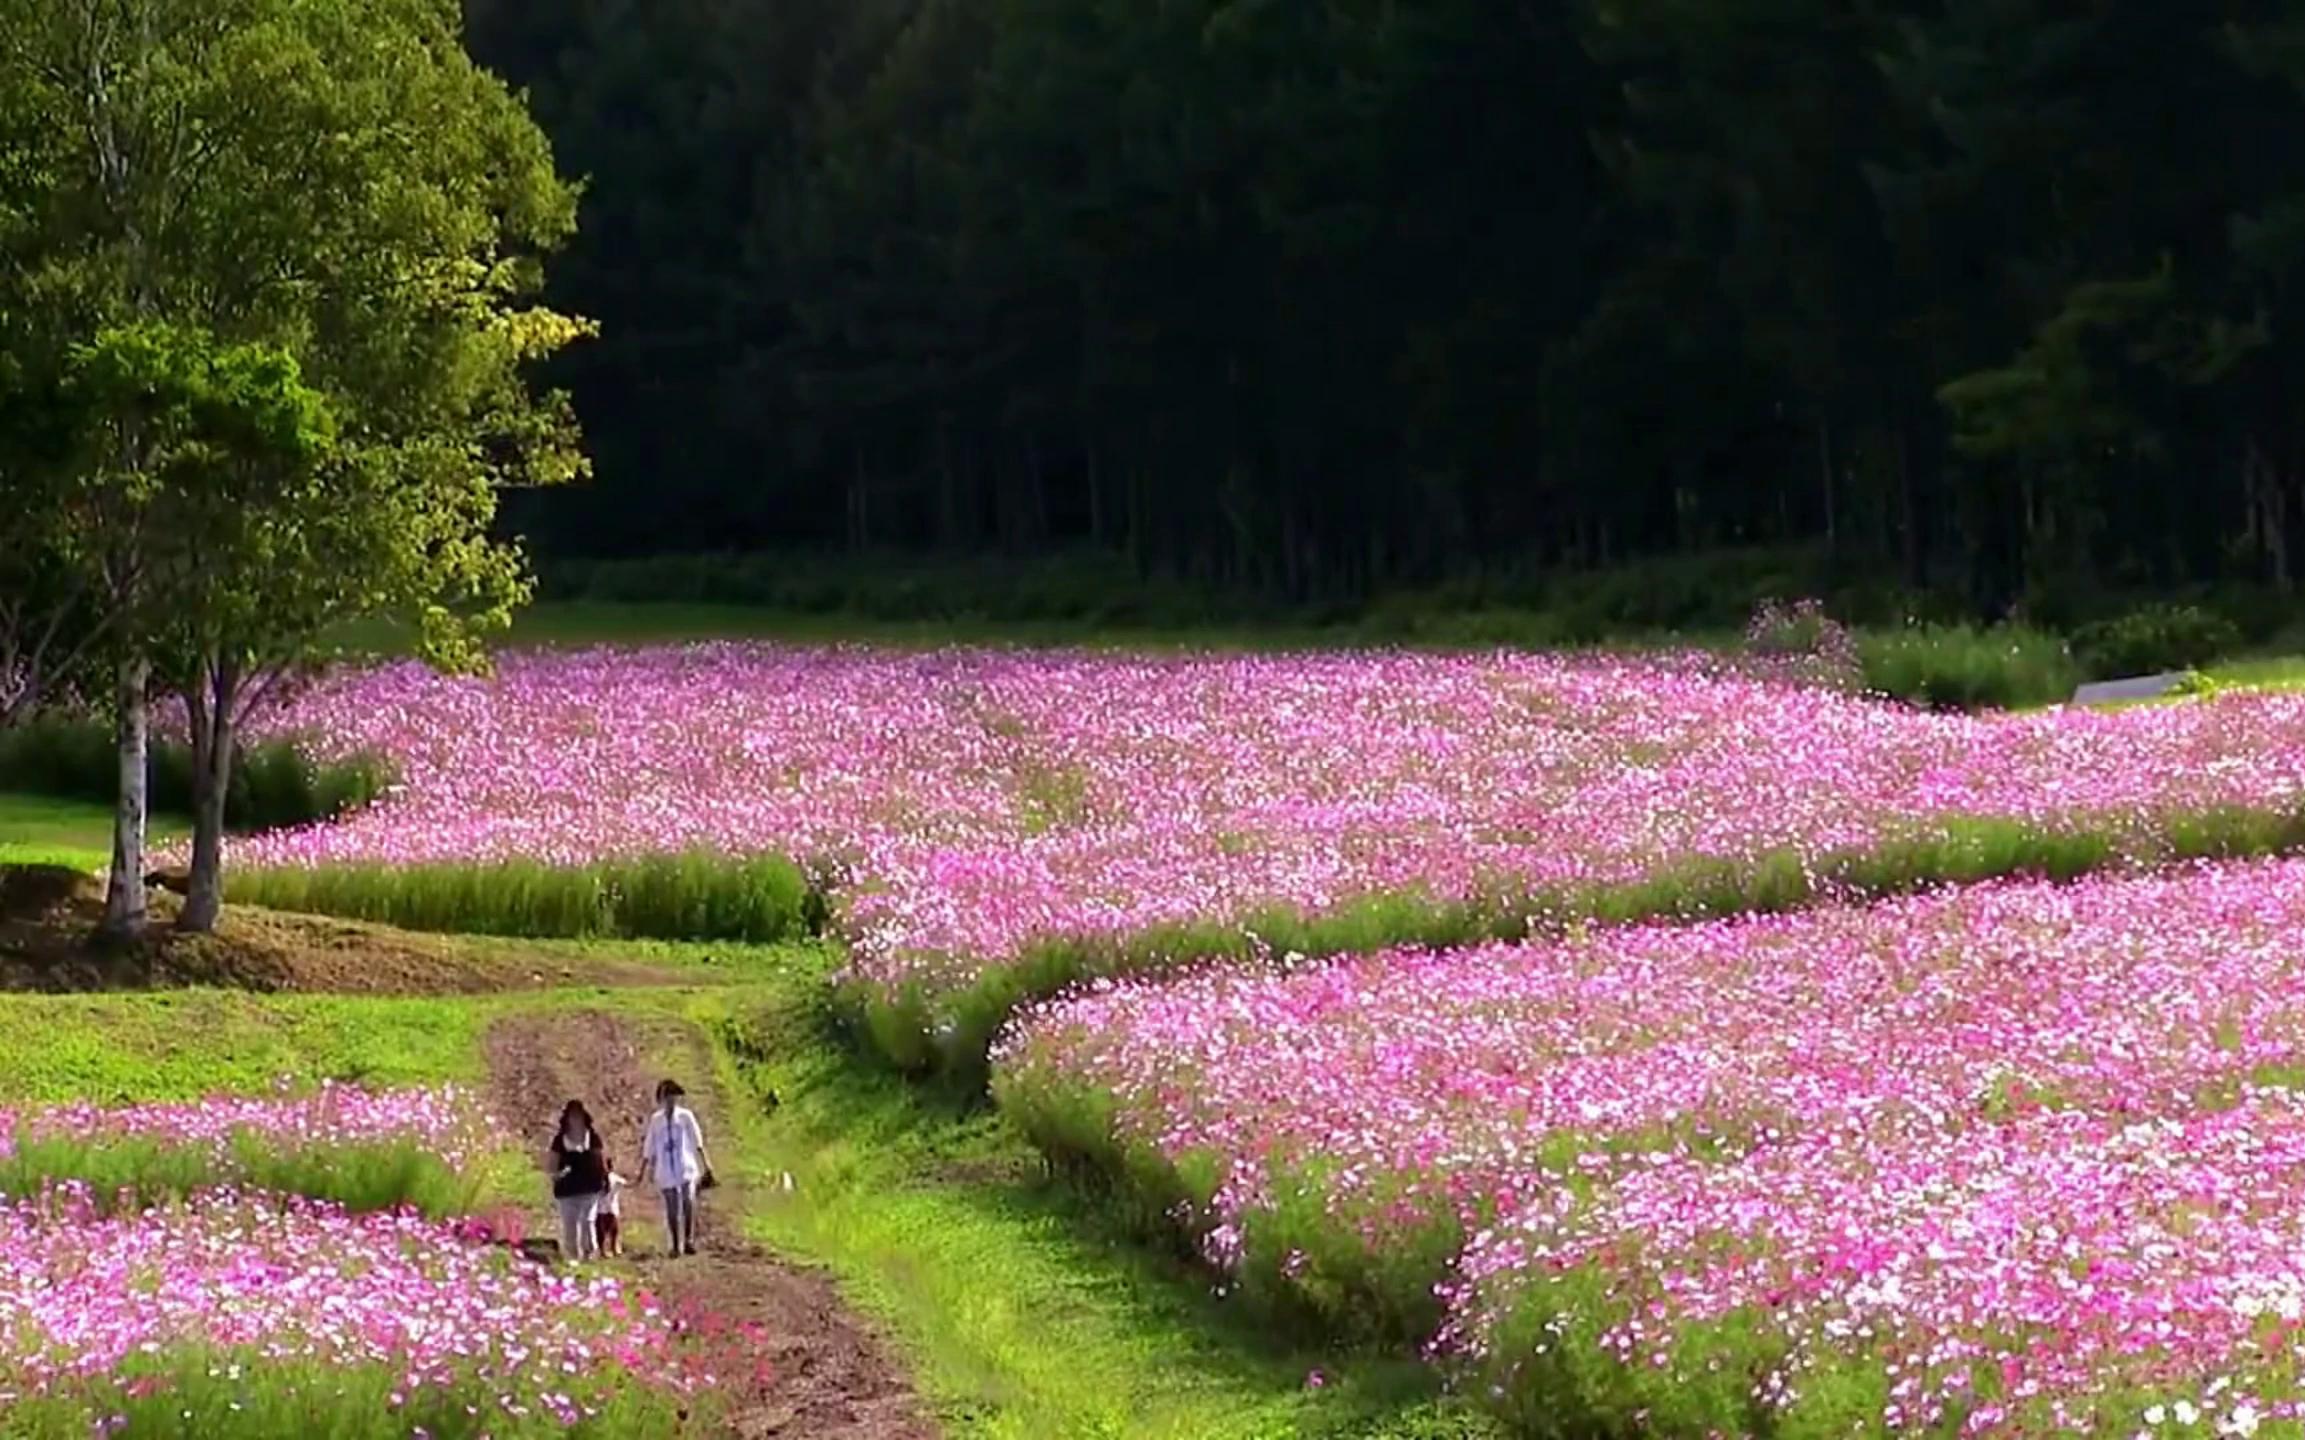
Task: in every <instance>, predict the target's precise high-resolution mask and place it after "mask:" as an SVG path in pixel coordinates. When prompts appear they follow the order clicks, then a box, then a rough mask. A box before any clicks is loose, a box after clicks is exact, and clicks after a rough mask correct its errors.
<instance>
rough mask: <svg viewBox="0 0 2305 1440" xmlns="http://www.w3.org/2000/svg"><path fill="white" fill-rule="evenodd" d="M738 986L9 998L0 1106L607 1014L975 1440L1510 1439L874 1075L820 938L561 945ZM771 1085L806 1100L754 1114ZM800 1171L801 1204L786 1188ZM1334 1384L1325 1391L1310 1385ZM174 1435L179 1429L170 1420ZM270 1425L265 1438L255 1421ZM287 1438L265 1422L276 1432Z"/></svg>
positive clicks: (795, 1249) (1028, 1155)
mask: <svg viewBox="0 0 2305 1440" xmlns="http://www.w3.org/2000/svg"><path fill="white" fill-rule="evenodd" d="M543 948H544V949H546V950H547V951H549V952H550V953H554V954H558V955H563V956H584V955H603V954H613V955H616V956H618V957H620V958H626V959H643V960H647V961H650V962H652V963H658V964H664V965H667V966H668V967H672V968H678V969H688V970H692V971H693V972H694V973H696V974H698V975H699V976H700V977H703V976H710V977H712V978H714V979H716V980H718V981H720V982H721V983H718V984H711V985H699V986H693V987H675V988H665V989H652V990H618V991H615V992H607V991H601V990H597V989H580V990H568V991H557V992H552V993H549V994H545V995H505V996H481V997H469V996H467V997H448V998H439V999H429V998H427V999H400V998H369V997H334V996H302V995H269V996H254V995H244V994H237V993H221V992H178V993H167V994H149V995H97V996H66V997H46V996H24V997H13V996H12V997H0V1103H7V1102H11V1101H15V1102H39V1101H52V1100H65V1099H71V1098H82V1097H85V1098H91V1099H97V1100H111V1101H117V1100H125V1099H131V1098H135V1099H192V1098H197V1097H199V1096H201V1095H204V1094H208V1093H213V1092H217V1091H238V1092H256V1091H262V1090H264V1089H267V1088H269V1087H270V1086H271V1085H272V1084H273V1083H274V1082H275V1081H276V1080H277V1079H278V1078H280V1077H282V1076H290V1077H294V1078H296V1079H299V1080H303V1081H317V1080H320V1079H323V1078H328V1079H337V1080H348V1081H359V1082H363V1083H367V1084H370V1085H409V1084H424V1083H436V1082H439V1081H444V1080H460V1081H467V1082H470V1081H475V1080H477V1079H479V1078H480V1077H481V1075H482V1074H483V1073H484V1061H483V1050H482V1046H483V1040H484V1037H485V1035H486V1032H487V1027H488V1025H489V1024H490V1022H491V1021H492V1020H494V1019H495V1018H496V1017H497V1016H499V1015H502V1014H504V1013H507V1012H510V1011H514V1010H521V1011H527V1010H534V1009H539V1008H555V1007H575V1008H599V1009H609V1010H613V1011H615V1012H616V1013H619V1014H623V1015H627V1016H629V1017H632V1018H635V1019H638V1020H642V1021H645V1022H648V1023H650V1024H652V1025H653V1024H656V1023H660V1022H664V1021H679V1022H682V1023H694V1024H697V1025H701V1026H704V1027H706V1029H707V1031H708V1032H709V1033H711V1034H712V1035H713V1036H714V1037H715V1038H716V1040H718V1041H719V1042H720V1044H721V1046H722V1049H721V1052H720V1053H721V1056H722V1061H721V1064H722V1071H723V1079H724V1082H725V1083H726V1084H727V1085H729V1086H730V1087H731V1089H730V1093H731V1099H732V1101H733V1102H735V1103H733V1104H732V1106H731V1108H732V1109H733V1110H735V1111H737V1112H738V1113H739V1114H740V1115H741V1116H742V1117H743V1118H742V1119H740V1120H739V1121H738V1122H737V1123H736V1130H737V1133H735V1134H733V1135H729V1136H725V1137H723V1136H716V1137H714V1138H715V1142H716V1143H715V1150H716V1154H717V1155H718V1157H719V1158H720V1160H721V1162H722V1164H723V1165H724V1166H727V1165H729V1164H730V1162H731V1161H732V1160H733V1161H734V1163H735V1166H736V1167H739V1168H740V1169H741V1170H742V1172H744V1173H746V1174H747V1175H749V1176H750V1178H751V1179H752V1181H753V1182H754V1193H755V1194H756V1195H758V1196H760V1197H762V1204H761V1209H760V1211H759V1213H758V1214H757V1216H756V1217H755V1219H756V1223H755V1229H756V1231H757V1232H758V1234H759V1235H760V1236H761V1238H763V1239H765V1240H767V1241H769V1242H771V1243H772V1244H774V1245H776V1246H777V1247H778V1248H779V1249H780V1250H782V1251H784V1252H785V1253H788V1254H791V1255H793V1256H795V1257H796V1258H798V1259H801V1260H804V1261H814V1262H818V1263H822V1264H824V1265H826V1266H827V1267H829V1268H830V1269H831V1271H832V1272H833V1273H834V1274H835V1275H836V1277H837V1278H838V1280H839V1281H840V1283H841V1286H842V1288H843V1291H844V1293H846V1294H847V1295H848V1296H849V1297H850V1298H851V1299H852V1300H853V1301H854V1302H855V1303H857V1304H859V1305H860V1306H861V1307H862V1308H864V1309H866V1310H867V1311H869V1312H870V1313H872V1314H874V1315H875V1316H877V1317H878V1318H879V1319H880V1320H881V1321H882V1322H883V1323H884V1324H885V1325H886V1326H887V1327H888V1328H889V1329H890V1330H891V1331H892V1332H893V1333H894V1334H895V1335H896V1336H897V1337H898V1339H899V1341H900V1343H901V1345H902V1348H903V1349H904V1351H905V1358H906V1359H907V1360H908V1362H909V1363H910V1365H911V1367H912V1368H913V1370H914V1371H915V1373H916V1376H917V1380H918V1383H919V1384H920V1385H921V1386H922V1388H923V1390H924V1392H925V1393H926V1394H927V1395H928V1397H929V1398H930V1400H931V1402H932V1403H933V1404H934V1405H935V1407H936V1408H937V1411H938V1413H939V1415H940V1416H941V1418H942V1419H943V1421H944V1428H945V1431H946V1433H947V1434H948V1435H950V1436H953V1437H955V1440H967V1437H984V1440H1027V1437H1029V1440H1040V1437H1045V1436H1062V1437H1066V1440H1076V1437H1078V1440H1093V1437H1099V1436H1112V1437H1121V1436H1127V1437H1144V1440H1283V1437H1306V1440H1475V1437H1490V1436H1494V1435H1495V1434H1497V1433H1498V1432H1496V1431H1495V1430H1494V1429H1493V1428H1492V1427H1491V1425H1490V1423H1489V1422H1488V1421H1486V1420H1484V1419H1482V1418H1480V1417H1478V1416H1476V1415H1474V1414H1472V1413H1471V1412H1469V1411H1467V1410H1465V1409H1464V1408H1463V1407H1461V1406H1458V1405H1456V1404H1454V1403H1452V1402H1449V1401H1447V1400H1445V1399H1443V1398H1442V1397H1441V1396H1440V1395H1439V1394H1438V1392H1437V1384H1436V1380H1435V1377H1434V1376H1433V1374H1432V1372H1431V1371H1430V1370H1428V1369H1427V1368H1426V1367H1425V1366H1423V1365H1421V1364H1419V1363H1417V1362H1414V1361H1411V1360H1407V1359H1397V1360H1396V1359H1382V1358H1357V1359H1346V1360H1343V1361H1341V1362H1340V1361H1339V1360H1337V1359H1336V1358H1335V1357H1334V1356H1327V1355H1324V1354H1322V1353H1321V1352H1319V1351H1318V1350H1316V1349H1310V1348H1303V1347H1295V1346H1291V1345H1288V1344H1286V1343H1283V1342H1281V1341H1279V1340H1276V1339H1275V1338H1274V1337H1273V1336H1271V1335H1270V1334H1268V1333H1266V1332H1265V1331H1264V1330H1263V1329H1262V1328H1261V1327H1260V1326H1259V1325H1258V1324H1257V1323H1256V1322H1255V1320H1254V1319H1253V1318H1252V1317H1250V1316H1249V1315H1248V1314H1247V1313H1245V1312H1243V1311H1240V1310H1238V1309H1237V1308H1235V1307H1233V1306H1231V1305H1229V1304H1227V1303H1225V1302H1221V1301H1218V1300H1215V1299H1213V1298H1211V1296H1210V1295H1209V1293H1208V1286H1209V1282H1208V1279H1207V1277H1206V1275H1205V1274H1204V1273H1203V1272H1201V1271H1199V1270H1198V1269H1197V1267H1193V1266H1190V1265H1188V1264H1186V1263H1184V1262H1183V1261H1182V1260H1179V1259H1176V1258H1173V1257H1169V1256H1165V1255H1163V1254H1161V1253H1159V1252H1158V1251H1155V1250H1152V1249H1148V1248H1145V1247H1143V1246H1142V1245H1140V1244H1138V1243H1136V1240H1135V1239H1134V1234H1133V1232H1132V1231H1130V1230H1128V1229H1126V1228H1125V1227H1124V1226H1122V1225H1121V1224H1120V1223H1119V1222H1117V1221H1116V1220H1115V1219H1113V1218H1112V1216H1111V1213H1110V1212H1109V1211H1108V1210H1106V1209H1105V1207H1104V1206H1103V1205H1101V1204H1100V1203H1098V1202H1096V1201H1093V1200H1090V1199H1086V1198H1083V1196H1082V1195H1081V1194H1079V1193H1078V1192H1076V1191H1074V1190H1072V1189H1070V1188H1069V1187H1066V1186H1064V1185H1061V1184H1058V1183H1056V1182H1053V1181H1050V1180H1048V1179H1046V1178H1044V1176H1043V1174H1042V1171H1041V1168H1040V1166H1039V1163H1038V1161H1037V1159H1036V1158H1035V1156H1034V1153H1033V1151H1032V1150H1031V1148H1030V1147H1029V1146H1028V1145H1027V1144H1026V1143H1025V1142H1024V1140H1023V1139H1022V1137H1021V1136H1019V1135H1018V1134H1017V1133H1016V1132H1015V1131H1014V1130H1013V1129H1012V1128H1010V1126H1009V1125H1008V1124H1007V1122H1006V1121H1005V1120H1003V1119H1001V1118H1000V1117H999V1116H998V1115H997V1114H994V1113H993V1112H991V1111H989V1110H988V1109H986V1108H984V1107H983V1106H982V1104H981V1103H980V1102H979V1103H971V1102H968V1101H965V1100H960V1099H956V1098H953V1097H952V1096H951V1095H950V1094H949V1092H944V1091H940V1090H937V1089H934V1088H931V1087H923V1086H918V1085H914V1084H910V1083H907V1082H906V1081H904V1080H902V1079H901V1078H900V1077H898V1076H896V1075H893V1074H891V1073H889V1072H888V1071H886V1070H885V1069H882V1068H880V1067H878V1066H876V1065H873V1064H871V1063H869V1062H865V1061H862V1060H860V1058H859V1057H857V1056H856V1055H855V1054H854V1053H853V1052H852V1051H851V1050H850V1048H849V1047H848V1044H847V1042H846V1041H845V1040H844V1039H843V1038H842V1037H841V1036H840V1034H839V1032H838V1031H837V1029H836V1028H835V1026H834V1023H833V1019H832V1016H831V1014H830V1012H829V1010H828V1007H827V1003H826V990H827V986H826V980H827V975H828V972H829V970H830V969H831V967H832V965H833V964H834V963H835V957H834V956H833V955H832V954H831V952H829V951H828V950H826V949H823V948H818V947H781V948H772V947H746V946H733V945H722V946H674V945H661V944H636V945H627V944H624V943H620V942H608V941H595V942H589V943H584V944H568V945H555V946H549V947H543ZM761 1087H771V1088H773V1089H774V1090H775V1091H776V1092H777V1093H778V1094H779V1095H780V1096H781V1098H782V1100H783V1102H784V1103H783V1105H782V1108H781V1109H779V1110H778V1111H777V1112H776V1113H775V1114H774V1115H773V1116H768V1117H763V1116H761V1115H760V1113H759V1111H758V1110H757V1109H756V1108H750V1107H747V1106H746V1105H744V1104H743V1103H742V1102H743V1099H744V1097H745V1096H746V1095H747V1094H748V1093H757V1090H758V1088H761ZM787 1173H789V1174H791V1175H793V1176H794V1178H795V1182H796V1183H795V1187H794V1189H793V1190H791V1191H790V1192H786V1191H784V1190H783V1189H782V1188H781V1186H780V1184H779V1183H778V1180H779V1177H781V1176H782V1175H784V1174H787ZM1315 1368H1318V1369H1320V1370H1322V1371H1323V1372H1324V1374H1325V1378H1326V1380H1327V1383H1326V1384H1324V1385H1322V1386H1320V1387H1317V1388H1310V1387H1308V1386H1307V1384H1306V1380H1307V1377H1308V1375H1309V1374H1310V1372H1312V1371H1313V1370H1314V1369H1315ZM158 1433H168V1432H166V1431H162V1432H158ZM250 1433H258V1432H254V1431H252V1432H250ZM263 1433H270V1432H263Z"/></svg>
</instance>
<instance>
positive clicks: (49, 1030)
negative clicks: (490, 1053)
mask: <svg viewBox="0 0 2305 1440" xmlns="http://www.w3.org/2000/svg"><path fill="white" fill-rule="evenodd" d="M491 1013H492V1002H490V1001H488V1000H479V1001H476V1000H474V999H472V998H471V997H441V998H434V997H422V998H402V997H397V996H395V997H366V996H358V997H356V996H336V995H265V996H258V995H250V994H246V993H243V992H240V991H232V990H174V991H157V992H153V993H148V994H132V995H11V996H5V997H0V1103H5V1102H10V1101H16V1102H25V1101H29V1102H53V1101H64V1100H94V1101H97V1102H100V1103H106V1104H110V1103H117V1102H124V1101H131V1100H197V1099H199V1098H200V1097H202V1096H204V1095H209V1094H215V1093H220V1092H230V1093H236V1094H254V1093H258V1092H261V1091H264V1090H266V1089H268V1088H270V1087H271V1086H272V1085H273V1084H274V1083H275V1082H276V1081H278V1080H279V1079H281V1078H283V1077H290V1078H294V1079H296V1080H299V1081H306V1082H313V1083H317V1082H319V1081H322V1080H338V1081H345V1082H350V1083H357V1084H364V1085H370V1086H379V1087H384V1086H396V1085H423V1084H431V1083H435V1082H438V1081H443V1080H463V1081H475V1080H478V1079H479V1078H480V1077H481V1073H482V1060H481V1048H480V1047H481V1036H482V1034H483V1033H484V1031H485V1029H486V1026H487V1023H488V1019H489V1016H490V1014H491Z"/></svg>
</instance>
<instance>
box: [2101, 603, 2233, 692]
mask: <svg viewBox="0 0 2305 1440" xmlns="http://www.w3.org/2000/svg"><path fill="white" fill-rule="evenodd" d="M2240 646H2241V632H2240V630H2239V629H2238V628H2237V627H2236V626H2235V625H2234V624H2233V622H2232V621H2230V620H2228V619H2226V618H2225V617H2224V616H2222V615H2219V614H2216V613H2214V612H2212V611H2209V610H2204V609H2202V608H2201V607H2200V606H2198V605H2148V606H2146V607H2144V608H2143V609H2140V610H2132V611H2130V612H2129V613H2128V614H2126V615H2123V616H2120V617H2119V618H2117V619H2113V620H2107V621H2103V622H2101V623H2099V624H2095V625H2086V626H2083V627H2082V628H2081V629H2080V630H2078V631H2076V632H2074V636H2073V649H2074V652H2075V653H2076V654H2077V655H2078V656H2079V657H2080V659H2081V663H2082V665H2083V666H2084V667H2085V668H2086V669H2087V670H2088V672H2089V674H2090V675H2092V676H2095V677H2098V678H2101V679H2102V678H2111V677H2113V676H2119V675H2145V674H2158V673H2160V672H2162V671H2167V670H2192V669H2197V668H2199V667H2200V666H2203V665H2206V664H2208V663H2209V662H2211V661H2213V660H2217V659H2220V658H2222V657H2223V656H2226V655H2229V654H2231V653H2232V652H2233V651H2235V650H2237V649H2239V648H2240Z"/></svg>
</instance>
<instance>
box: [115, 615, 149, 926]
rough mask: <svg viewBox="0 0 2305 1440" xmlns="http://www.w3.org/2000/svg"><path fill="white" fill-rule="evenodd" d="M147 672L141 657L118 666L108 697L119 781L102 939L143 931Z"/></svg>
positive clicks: (147, 743) (147, 666) (147, 737)
mask: <svg viewBox="0 0 2305 1440" xmlns="http://www.w3.org/2000/svg"><path fill="white" fill-rule="evenodd" d="M150 668H151V667H150V666H149V665H148V664H147V663H146V662H145V661H144V660H143V659H142V658H141V657H137V658H132V659H127V660H123V661H121V662H120V670H119V676H118V680H119V684H118V688H117V689H116V690H115V691H114V693H113V697H112V703H113V727H114V730H113V733H114V735H115V736H116V737H117V739H118V741H119V747H120V776H119V795H118V798H117V799H116V800H115V801H114V802H113V807H112V875H111V878H110V880H109V881H108V882H107V885H106V888H105V892H104V933H105V934H107V935H113V936H129V935H136V934H140V933H141V932H142V931H143V929H144V820H145V813H146V809H147V806H146V801H147V798H148V797H147V796H146V794H145V775H146V752H147V751H148V749H149V748H150V736H149V734H148V733H147V732H148V725H147V720H148V707H147V706H146V704H145V698H144V691H145V682H146V680H147V678H148V675H149V671H150Z"/></svg>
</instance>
